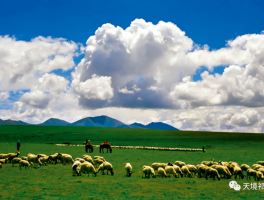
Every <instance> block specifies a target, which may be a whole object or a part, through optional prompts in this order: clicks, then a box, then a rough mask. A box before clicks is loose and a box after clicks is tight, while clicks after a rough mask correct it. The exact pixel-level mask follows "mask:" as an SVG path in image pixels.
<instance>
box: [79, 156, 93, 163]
mask: <svg viewBox="0 0 264 200" xmlns="http://www.w3.org/2000/svg"><path fill="white" fill-rule="evenodd" d="M82 158H83V159H84V160H85V161H87V162H89V163H91V164H93V165H94V161H93V159H92V157H91V156H88V155H87V156H83V157H82Z"/></svg>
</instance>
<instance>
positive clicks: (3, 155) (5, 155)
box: [0, 153, 8, 159]
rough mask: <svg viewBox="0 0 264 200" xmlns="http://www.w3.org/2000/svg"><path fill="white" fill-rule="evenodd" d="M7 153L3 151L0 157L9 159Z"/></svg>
mask: <svg viewBox="0 0 264 200" xmlns="http://www.w3.org/2000/svg"><path fill="white" fill-rule="evenodd" d="M7 157H8V156H7V154H4V153H2V154H0V159H7Z"/></svg>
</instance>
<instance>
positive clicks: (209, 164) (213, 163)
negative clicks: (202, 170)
mask: <svg viewBox="0 0 264 200" xmlns="http://www.w3.org/2000/svg"><path fill="white" fill-rule="evenodd" d="M201 164H204V165H206V166H208V167H210V166H212V165H215V164H218V163H216V162H214V159H212V160H211V161H203V162H201Z"/></svg>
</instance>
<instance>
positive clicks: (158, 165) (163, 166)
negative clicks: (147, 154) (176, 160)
mask: <svg viewBox="0 0 264 200" xmlns="http://www.w3.org/2000/svg"><path fill="white" fill-rule="evenodd" d="M168 164H169V163H152V165H151V167H152V168H153V169H154V170H158V168H159V167H162V168H163V169H165V167H166V166H168Z"/></svg>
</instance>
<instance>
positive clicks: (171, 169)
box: [165, 165, 179, 178]
mask: <svg viewBox="0 0 264 200" xmlns="http://www.w3.org/2000/svg"><path fill="white" fill-rule="evenodd" d="M165 172H166V173H167V174H168V175H169V177H170V174H172V175H173V176H174V177H175V178H176V177H179V175H178V174H177V172H176V171H175V169H174V167H173V166H169V165H167V166H166V167H165Z"/></svg>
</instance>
